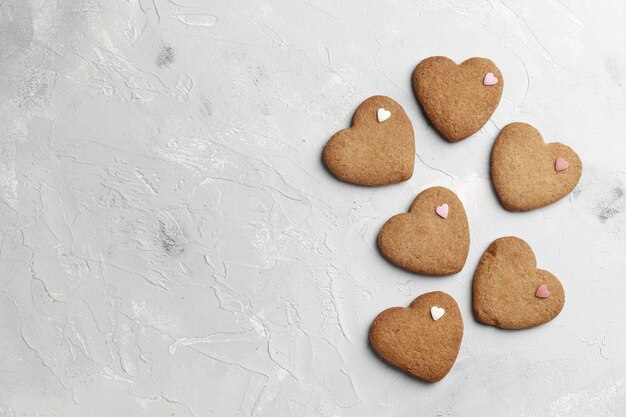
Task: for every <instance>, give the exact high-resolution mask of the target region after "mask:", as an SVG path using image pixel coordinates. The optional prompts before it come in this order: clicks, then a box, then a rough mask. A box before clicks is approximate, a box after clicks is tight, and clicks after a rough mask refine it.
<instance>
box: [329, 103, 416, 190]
mask: <svg viewBox="0 0 626 417" xmlns="http://www.w3.org/2000/svg"><path fill="white" fill-rule="evenodd" d="M322 159H323V160H324V164H325V165H326V167H327V168H328V169H329V170H330V172H332V173H333V175H335V176H336V177H337V178H339V179H340V180H342V181H346V182H349V183H353V184H360V185H385V184H393V183H397V182H401V181H406V180H408V179H409V178H411V176H412V175H413V165H414V163H415V138H414V136H413V125H411V121H410V120H409V118H408V117H407V115H406V113H405V112H404V109H403V108H402V106H400V104H398V103H396V102H395V101H394V100H392V99H390V98H389V97H384V96H374V97H370V98H368V99H367V100H365V101H364V102H363V103H361V105H360V106H359V107H358V108H357V109H356V112H355V113H354V116H353V118H352V127H350V128H349V129H344V130H340V131H339V132H337V133H335V134H334V135H333V137H331V138H330V140H329V141H328V143H327V144H326V146H325V147H324V152H323V155H322Z"/></svg>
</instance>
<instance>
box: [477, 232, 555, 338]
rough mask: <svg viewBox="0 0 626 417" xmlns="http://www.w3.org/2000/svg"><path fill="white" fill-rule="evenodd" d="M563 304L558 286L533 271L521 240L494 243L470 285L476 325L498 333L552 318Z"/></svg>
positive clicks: (527, 249) (533, 262) (549, 276)
mask: <svg viewBox="0 0 626 417" xmlns="http://www.w3.org/2000/svg"><path fill="white" fill-rule="evenodd" d="M564 303H565V293H564V291H563V286H562V285H561V282H560V281H559V280H558V279H557V278H556V277H555V276H554V275H552V274H551V273H550V272H548V271H544V270H542V269H537V262H536V260H535V255H534V253H533V251H532V249H531V248H530V246H528V244H527V243H526V242H524V241H523V240H522V239H519V238H517V237H502V238H499V239H496V240H495V241H493V242H492V243H491V245H489V248H487V250H486V251H485V253H484V254H483V256H482V258H481V259H480V263H479V264H478V268H477V270H476V273H475V274H474V282H473V309H474V317H475V318H476V320H477V321H479V322H481V323H484V324H488V325H491V326H495V327H500V328H502V329H526V328H529V327H535V326H538V325H540V324H543V323H546V322H548V321H550V320H552V319H553V318H555V317H556V316H557V315H558V314H559V313H560V312H561V310H562V309H563V305H564Z"/></svg>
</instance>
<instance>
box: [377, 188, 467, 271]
mask: <svg viewBox="0 0 626 417" xmlns="http://www.w3.org/2000/svg"><path fill="white" fill-rule="evenodd" d="M469 244H470V236H469V224H468V221H467V216H466V214H465V209H464V207H463V203H461V200H459V198H458V197H457V196H456V194H454V193H453V192H452V191H450V190H449V189H447V188H444V187H432V188H429V189H427V190H425V191H422V192H421V193H420V194H418V196H417V197H415V200H414V201H413V204H412V205H411V209H410V210H409V212H408V213H401V214H397V215H395V216H393V217H392V218H390V219H389V220H387V222H386V223H385V225H384V226H383V228H382V229H381V231H380V233H379V234H378V247H379V248H380V252H381V253H382V254H383V256H384V257H385V258H387V260H389V261H390V262H391V263H393V264H395V265H398V266H399V267H401V268H404V269H406V270H408V271H412V272H416V273H418V274H424V275H450V274H455V273H457V272H459V271H461V269H463V266H464V265H465V260H466V259H467V254H468V252H469Z"/></svg>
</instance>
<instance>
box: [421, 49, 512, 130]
mask: <svg viewBox="0 0 626 417" xmlns="http://www.w3.org/2000/svg"><path fill="white" fill-rule="evenodd" d="M412 83H413V92H414V93H415V96H416V97H417V100H418V101H419V103H420V105H421V106H422V108H423V109H424V112H425V113H426V116H427V117H428V119H430V121H431V123H432V124H433V126H434V127H435V129H437V131H439V133H440V134H441V136H443V137H444V138H446V139H447V140H449V141H450V142H458V141H460V140H463V139H465V138H467V137H469V136H471V135H473V134H474V133H476V132H478V130H480V128H481V127H483V126H484V124H485V123H487V120H489V118H490V117H491V115H492V114H493V112H494V111H495V110H496V107H497V106H498V103H499V102H500V97H502V89H503V87H504V80H503V78H502V74H501V73H500V70H499V69H498V67H497V66H496V64H494V63H493V62H491V61H490V60H488V59H486V58H470V59H468V60H467V61H464V62H463V63H461V64H459V65H457V64H456V63H455V62H454V61H452V60H451V59H450V58H446V57H443V56H433V57H430V58H426V59H425V60H423V61H422V62H420V63H419V64H418V65H417V67H415V71H413V78H412Z"/></svg>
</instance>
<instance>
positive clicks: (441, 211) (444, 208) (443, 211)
mask: <svg viewBox="0 0 626 417" xmlns="http://www.w3.org/2000/svg"><path fill="white" fill-rule="evenodd" d="M449 211H450V207H448V205H447V204H442V205H440V206H439V207H437V208H436V209H435V212H436V213H437V215H438V216H439V217H441V218H444V219H447V218H448V212H449Z"/></svg>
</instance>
